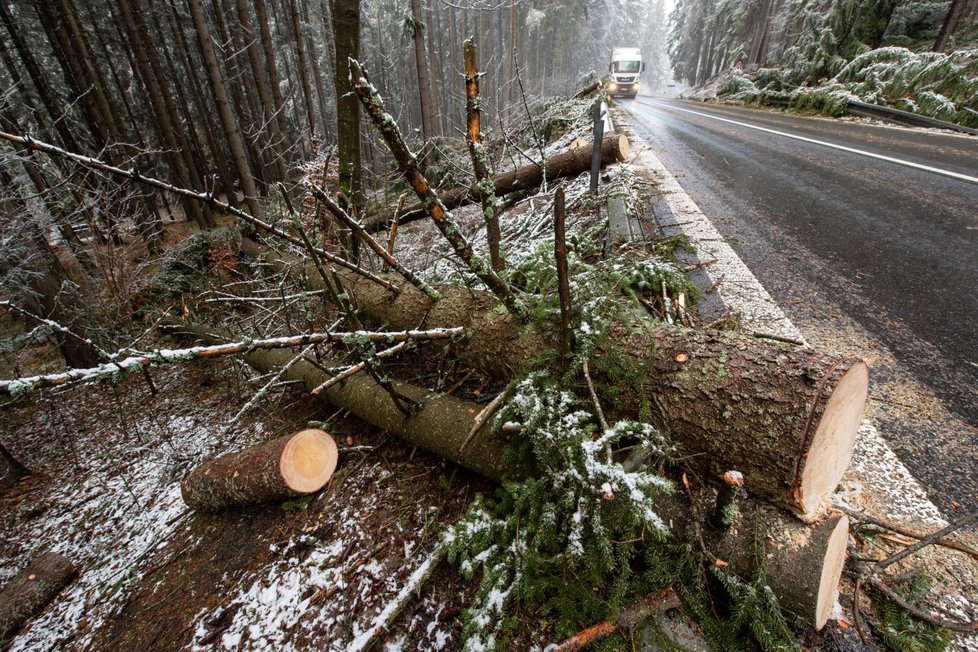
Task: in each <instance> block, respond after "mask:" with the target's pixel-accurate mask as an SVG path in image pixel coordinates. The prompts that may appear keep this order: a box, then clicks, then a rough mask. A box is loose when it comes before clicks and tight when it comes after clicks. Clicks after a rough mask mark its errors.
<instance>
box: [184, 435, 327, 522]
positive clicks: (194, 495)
mask: <svg viewBox="0 0 978 652" xmlns="http://www.w3.org/2000/svg"><path fill="white" fill-rule="evenodd" d="M338 456H339V454H338V450H337V448H336V442H335V441H333V438H332V437H330V436H329V435H328V434H327V433H325V432H323V431H322V430H315V429H308V430H301V431H299V432H297V433H295V434H293V435H286V436H285V437H279V438H277V439H273V440H272V441H269V442H265V443H264V444H261V445H258V446H252V447H250V448H246V449H244V450H241V451H238V452H236V453H230V454H228V455H222V456H220V457H217V458H215V459H212V460H210V461H208V462H205V463H204V464H202V465H200V466H198V467H197V468H195V469H193V470H192V471H191V472H190V473H188V474H187V476H186V477H185V478H184V479H183V481H181V482H180V491H181V493H182V494H183V500H184V502H185V503H187V505H188V506H189V507H190V508H191V509H196V510H200V511H206V512H216V511H220V510H222V509H227V508H229V507H233V506H236V505H250V504H254V503H263V502H269V501H273V500H286V499H288V498H295V497H296V496H302V495H305V494H310V493H313V492H316V491H319V490H320V489H322V488H323V486H324V485H325V484H326V483H327V482H328V481H329V479H330V478H331V477H332V475H333V471H335V470H336V462H337V459H338Z"/></svg>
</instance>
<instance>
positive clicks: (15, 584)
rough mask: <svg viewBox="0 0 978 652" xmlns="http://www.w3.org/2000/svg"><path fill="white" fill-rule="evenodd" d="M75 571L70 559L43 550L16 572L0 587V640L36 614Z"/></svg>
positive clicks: (68, 580) (70, 578)
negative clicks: (0, 588)
mask: <svg viewBox="0 0 978 652" xmlns="http://www.w3.org/2000/svg"><path fill="white" fill-rule="evenodd" d="M75 574H76V570H75V567H74V565H73V564H72V563H71V561H69V560H68V558H67V557H65V556H64V555H60V554H58V553H56V552H47V553H44V554H43V555H41V556H40V557H38V558H37V559H35V560H34V561H33V562H32V563H31V564H29V565H28V566H27V568H25V569H24V570H22V571H20V572H19V573H17V574H16V575H14V577H13V578H12V579H11V580H10V581H9V582H8V583H7V585H6V586H5V587H3V589H2V590H0V640H3V639H6V638H7V637H9V636H10V635H12V634H14V633H16V632H17V630H18V629H20V626H21V625H23V624H24V623H25V622H26V621H27V620H28V619H29V618H32V617H34V616H36V615H37V614H39V613H40V612H41V611H42V610H43V609H44V607H46V606H47V605H48V603H50V602H51V600H53V599H54V597H55V596H56V595H58V593H59V592H60V591H61V589H63V588H64V587H65V586H67V585H68V583H69V582H70V581H71V580H72V579H74V577H75Z"/></svg>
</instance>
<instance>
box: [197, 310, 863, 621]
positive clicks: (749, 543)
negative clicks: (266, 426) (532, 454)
mask: <svg viewBox="0 0 978 652" xmlns="http://www.w3.org/2000/svg"><path fill="white" fill-rule="evenodd" d="M184 330H185V331H186V332H188V333H193V334H197V335H198V336H199V337H200V338H201V339H203V340H205V341H213V340H214V339H215V336H214V334H213V333H214V329H213V328H210V327H204V326H196V325H192V324H187V325H185V327H184ZM292 357H293V356H292V355H291V354H289V353H288V352H286V351H281V350H270V351H254V352H252V353H249V354H248V355H247V356H245V358H244V359H245V361H246V362H247V363H248V364H249V365H251V366H253V367H254V368H256V369H258V370H259V371H262V372H265V373H268V372H271V371H273V370H276V369H277V368H279V367H281V366H282V365H284V364H286V363H287V362H289V361H290V360H291V359H292ZM325 364H327V365H328V364H331V362H330V361H328V360H327V361H326V363H325ZM282 378H283V380H287V381H291V382H293V383H295V385H296V386H297V388H298V389H303V390H305V391H306V392H311V391H312V390H313V389H314V388H315V387H317V386H318V385H320V384H321V383H322V382H323V381H325V380H326V379H327V376H326V374H325V373H324V372H323V371H321V370H320V369H318V368H317V367H315V366H313V365H312V364H310V363H308V362H306V361H304V360H303V361H300V362H298V363H296V364H295V365H293V366H291V367H290V368H289V369H288V370H287V371H286V373H285V374H283V376H282ZM394 387H395V388H396V389H397V391H398V392H400V393H402V394H404V395H406V396H408V397H410V398H424V397H427V396H428V392H426V391H425V390H423V389H422V388H419V387H414V386H412V385H409V384H407V383H398V382H395V383H394ZM320 398H322V399H325V400H327V401H328V402H330V403H332V404H333V405H336V406H338V407H342V408H345V409H347V410H349V411H350V412H351V413H353V414H354V415H355V416H357V417H359V418H360V419H363V420H364V421H366V422H367V423H370V424H372V425H374V426H377V427H378V428H381V429H383V430H386V431H387V432H389V433H390V434H392V435H395V436H397V437H400V438H401V439H404V440H405V441H406V442H407V443H409V444H411V445H416V446H421V447H423V448H426V449H427V450H429V451H431V452H433V453H435V454H437V455H439V456H441V457H443V458H445V459H448V460H450V461H453V462H456V463H459V464H462V465H463V466H465V467H467V468H469V469H471V470H473V471H475V472H476V473H479V474H480V475H483V476H485V477H487V478H489V479H491V480H497V481H498V480H499V479H500V478H501V477H502V475H503V473H504V471H505V472H506V473H507V474H508V475H510V476H516V475H518V474H519V470H518V469H512V468H507V469H504V468H503V466H502V464H501V459H502V452H503V447H504V446H505V443H506V442H505V440H504V439H502V438H500V437H493V436H490V435H488V434H486V432H485V430H483V431H479V432H477V433H476V436H475V437H474V438H473V439H472V440H471V441H470V442H469V443H468V444H467V445H466V446H464V447H463V446H462V444H463V442H465V441H466V440H467V438H468V435H469V433H470V431H471V429H472V425H473V423H475V419H476V417H477V415H478V414H479V412H480V406H479V405H478V404H476V403H471V402H469V401H463V400H461V399H456V398H453V397H451V396H436V397H433V398H426V399H425V400H424V401H423V403H422V406H421V408H420V409H419V410H418V411H417V412H416V413H415V414H412V415H410V416H405V415H404V414H403V413H401V411H400V410H399V409H398V408H397V406H396V405H395V404H394V401H393V399H392V398H391V396H390V394H389V393H388V392H387V390H385V389H384V388H383V387H381V386H380V385H379V384H378V383H377V382H376V381H375V380H373V379H372V378H371V377H369V376H364V375H359V376H354V377H353V378H350V379H349V380H347V381H346V382H345V383H344V384H342V385H335V386H333V387H331V388H329V389H328V390H326V391H325V392H324V393H323V394H322V395H320ZM650 500H651V501H652V508H653V509H654V510H655V511H656V513H658V514H659V515H660V516H661V517H662V518H663V520H664V521H665V522H666V523H667V524H668V525H669V527H670V529H671V530H672V532H673V535H674V536H675V537H677V538H679V539H685V538H686V537H687V535H688V534H689V532H688V528H689V527H690V525H691V523H690V507H689V504H688V503H687V502H686V499H685V498H684V497H683V496H679V495H674V496H666V495H655V496H653V497H651V498H650ZM738 508H739V514H738V516H737V518H735V519H734V521H733V523H732V525H731V527H730V528H729V529H726V530H724V531H713V530H712V529H711V528H710V527H709V524H708V523H704V524H703V531H704V532H705V533H706V538H707V546H708V548H709V549H710V550H711V551H712V552H713V553H714V554H716V555H717V556H718V559H720V560H722V562H725V563H727V564H729V567H730V569H731V570H732V571H733V572H735V573H736V574H738V575H740V576H741V577H744V578H750V577H752V575H753V574H754V571H755V570H756V568H757V566H756V564H757V560H758V555H756V554H754V553H755V551H756V549H757V548H756V544H757V533H758V532H760V531H763V532H765V533H766V539H765V540H764V541H763V544H764V554H763V559H764V564H765V566H766V569H767V572H768V576H769V584H770V586H771V589H772V590H773V591H774V593H775V595H776V596H777V597H778V599H779V600H780V602H781V605H782V606H783V607H784V608H785V609H788V610H789V611H791V612H793V613H795V614H798V615H799V616H801V617H803V618H805V619H806V620H808V621H810V622H812V623H814V624H815V625H816V626H821V625H823V624H824V623H825V619H826V618H827V617H828V614H829V613H830V612H831V607H832V605H833V604H834V601H835V591H836V589H837V587H838V582H839V578H840V576H841V573H842V564H843V562H844V559H845V542H846V537H847V534H848V518H846V517H844V516H843V517H838V516H831V517H829V518H827V519H825V520H823V521H822V522H821V523H819V524H818V525H816V526H810V525H807V524H805V523H802V522H800V521H798V520H797V519H794V518H790V517H789V516H787V515H785V514H783V513H782V512H780V511H779V510H777V509H775V508H773V507H769V506H767V505H764V504H762V503H760V502H759V501H757V500H753V499H750V498H744V499H742V500H740V501H738ZM704 513H707V514H708V513H710V510H704Z"/></svg>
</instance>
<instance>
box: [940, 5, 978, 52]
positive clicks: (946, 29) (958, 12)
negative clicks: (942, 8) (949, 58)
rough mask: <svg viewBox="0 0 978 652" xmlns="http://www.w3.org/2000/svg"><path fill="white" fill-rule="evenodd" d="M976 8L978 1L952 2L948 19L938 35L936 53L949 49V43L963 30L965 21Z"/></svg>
mask: <svg viewBox="0 0 978 652" xmlns="http://www.w3.org/2000/svg"><path fill="white" fill-rule="evenodd" d="M976 8H978V0H951V6H950V7H949V8H948V10H947V17H946V18H945V19H944V22H943V23H942V24H941V31H940V32H938V34H937V40H936V41H934V51H935V52H943V51H944V49H945V48H947V44H948V41H950V40H951V37H952V36H954V35H955V34H956V33H957V31H958V30H959V29H960V28H961V25H962V24H963V23H964V21H965V19H966V18H967V17H968V16H969V15H971V14H973V13H974V12H975V9H976Z"/></svg>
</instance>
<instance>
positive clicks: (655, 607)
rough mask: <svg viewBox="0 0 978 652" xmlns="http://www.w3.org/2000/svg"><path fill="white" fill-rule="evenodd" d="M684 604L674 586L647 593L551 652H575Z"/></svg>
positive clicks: (553, 648)
mask: <svg viewBox="0 0 978 652" xmlns="http://www.w3.org/2000/svg"><path fill="white" fill-rule="evenodd" d="M680 606H682V603H681V602H680V600H679V596H678V595H676V592H675V591H674V590H673V588H672V587H671V586H670V587H667V588H665V589H663V590H662V591H659V592H658V593H654V594H652V595H647V596H645V597H644V598H641V599H639V600H638V601H636V602H635V603H633V604H631V605H629V606H627V607H625V608H624V609H622V611H621V613H620V614H618V616H617V617H616V618H615V619H614V620H603V621H601V622H600V623H597V624H596V625H592V626H591V627H588V628H587V629H585V630H583V631H581V632H578V633H577V634H574V635H573V636H571V637H570V638H568V639H567V640H565V641H564V642H563V643H560V644H559V645H557V646H556V647H552V648H550V650H551V652H574V651H576V650H583V649H584V648H586V647H588V646H589V645H592V644H594V643H597V642H599V641H603V640H604V639H606V638H608V637H609V636H611V635H612V634H614V633H615V632H617V631H618V630H619V629H627V630H632V629H634V628H635V627H638V626H639V625H640V624H642V622H643V621H645V620H647V619H648V618H650V617H651V616H654V615H657V614H661V613H664V612H666V611H668V610H670V609H678V608H679V607H680Z"/></svg>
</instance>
